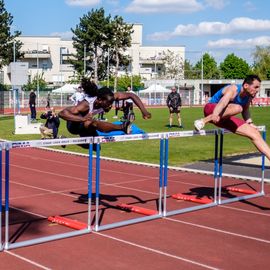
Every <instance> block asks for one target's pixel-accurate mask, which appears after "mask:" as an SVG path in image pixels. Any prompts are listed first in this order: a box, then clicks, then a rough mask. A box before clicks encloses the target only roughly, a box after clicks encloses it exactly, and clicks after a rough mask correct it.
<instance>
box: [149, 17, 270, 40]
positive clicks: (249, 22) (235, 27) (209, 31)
mask: <svg viewBox="0 0 270 270" xmlns="http://www.w3.org/2000/svg"><path fill="white" fill-rule="evenodd" d="M259 31H270V20H254V19H250V18H246V17H239V18H234V19H233V20H231V21H230V22H229V23H223V22H201V23H199V24H187V25H184V24H179V25H177V26H176V28H175V29H174V31H173V32H155V33H153V34H151V35H149V36H148V37H149V39H151V40H168V39H170V38H172V37H175V36H206V35H226V34H236V33H244V32H259Z"/></svg>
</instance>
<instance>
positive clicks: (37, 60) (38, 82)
mask: <svg viewBox="0 0 270 270" xmlns="http://www.w3.org/2000/svg"><path fill="white" fill-rule="evenodd" d="M38 69H39V58H38V43H37V106H38V108H39V71H38Z"/></svg>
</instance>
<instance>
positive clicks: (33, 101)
mask: <svg viewBox="0 0 270 270" xmlns="http://www.w3.org/2000/svg"><path fill="white" fill-rule="evenodd" d="M29 107H30V111H31V121H36V118H37V112H36V94H35V91H34V90H33V89H32V90H31V92H30V95H29Z"/></svg>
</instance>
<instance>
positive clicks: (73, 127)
mask: <svg viewBox="0 0 270 270" xmlns="http://www.w3.org/2000/svg"><path fill="white" fill-rule="evenodd" d="M67 130H68V131H69V132H70V133H71V134H73V135H80V137H92V136H93V137H95V136H98V134H97V131H96V128H88V129H86V128H85V126H84V124H83V122H72V121H67Z"/></svg>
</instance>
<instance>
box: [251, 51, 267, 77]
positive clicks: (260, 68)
mask: <svg viewBox="0 0 270 270" xmlns="http://www.w3.org/2000/svg"><path fill="white" fill-rule="evenodd" d="M253 58H254V65H253V72H254V73H255V74H257V75H258V76H260V78H261V79H262V80H270V46H266V47H262V46H257V47H256V49H255V52H254V53H253Z"/></svg>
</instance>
